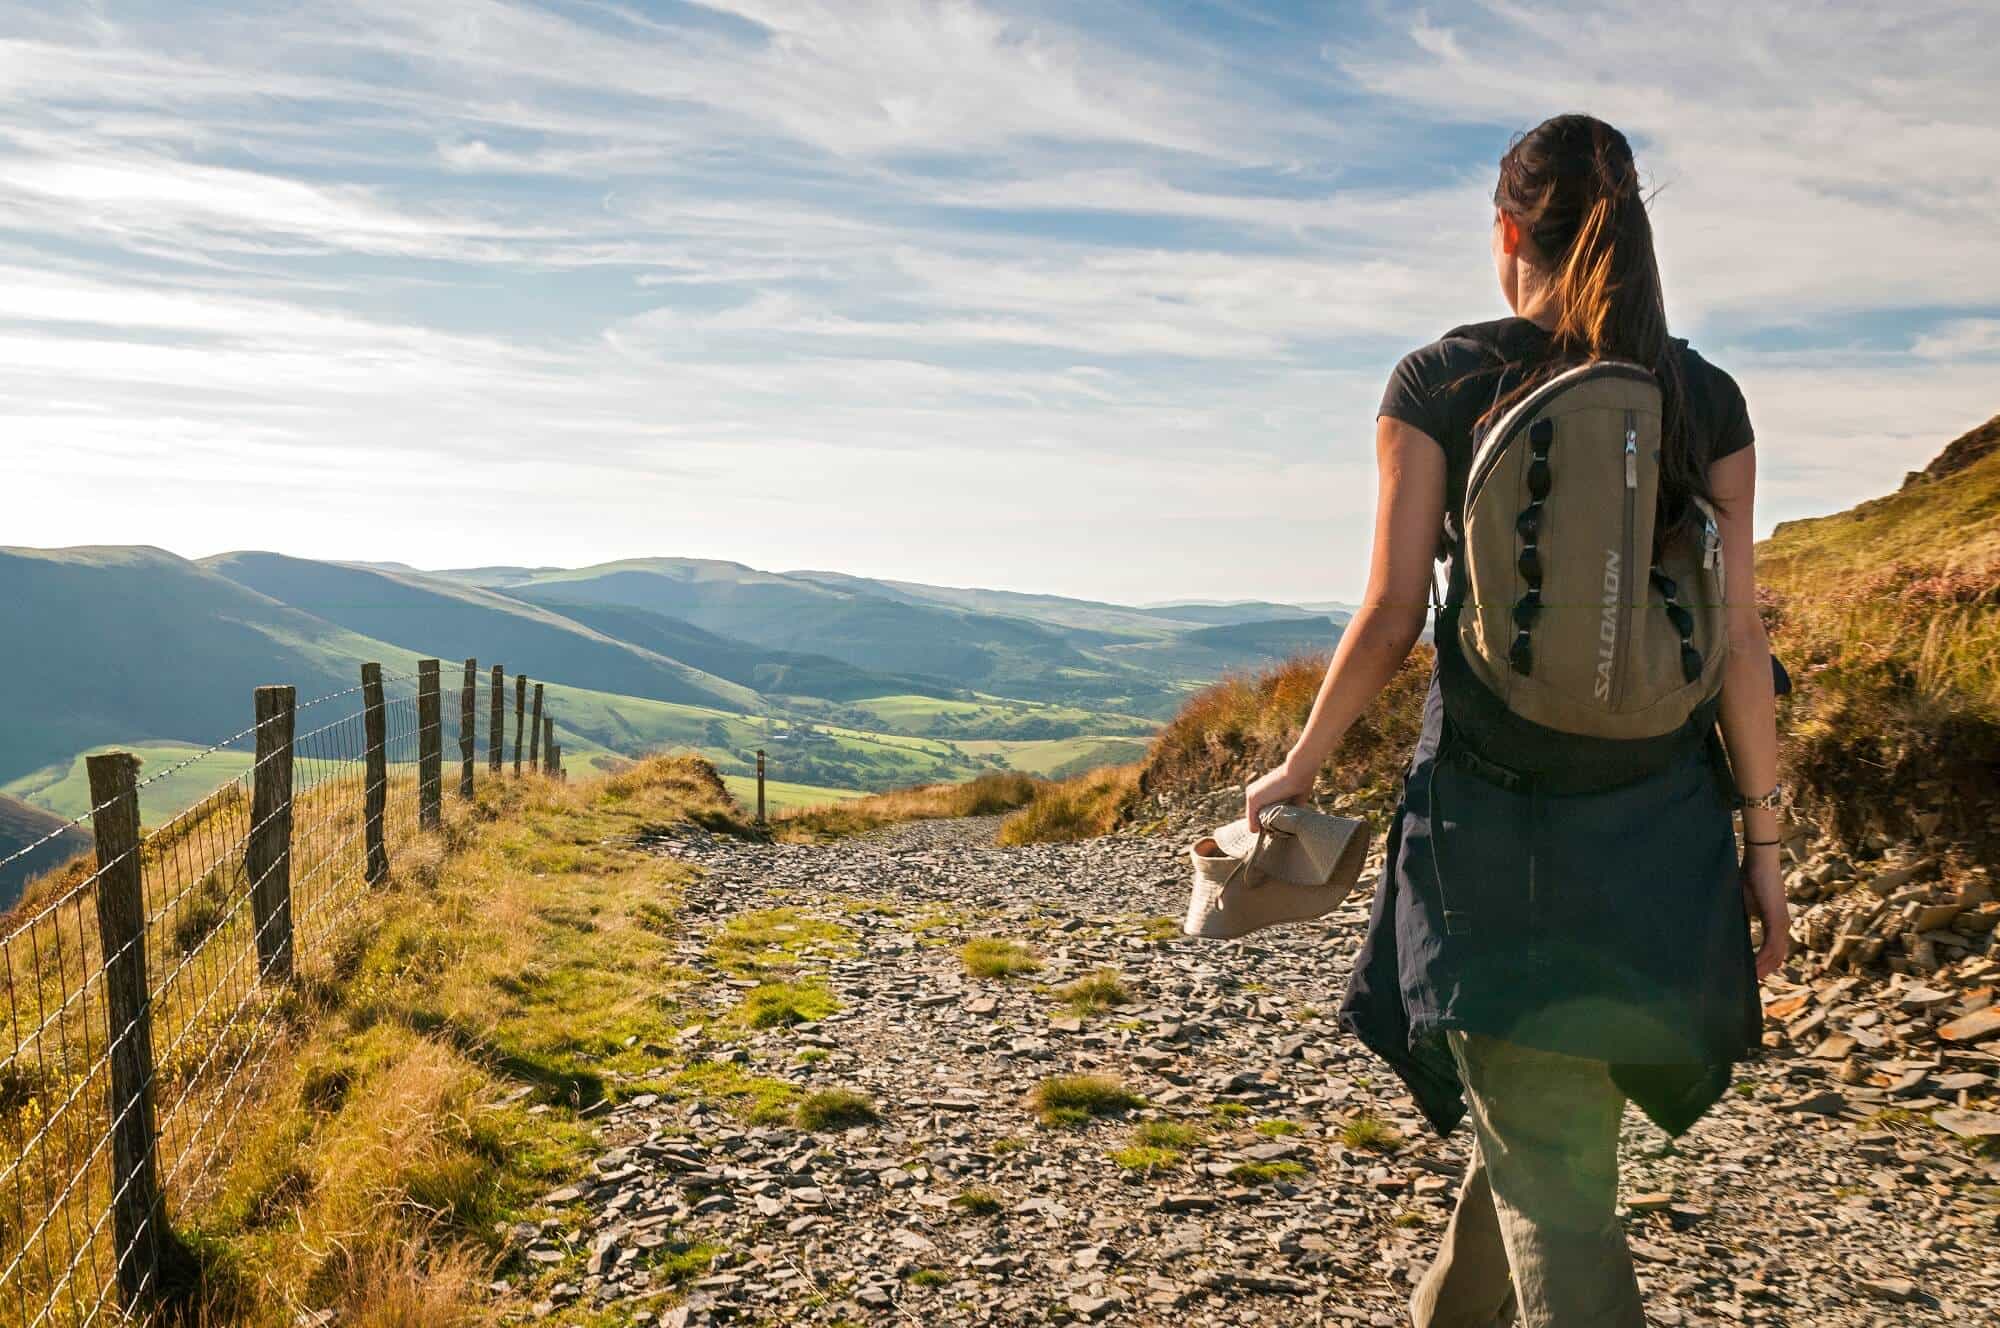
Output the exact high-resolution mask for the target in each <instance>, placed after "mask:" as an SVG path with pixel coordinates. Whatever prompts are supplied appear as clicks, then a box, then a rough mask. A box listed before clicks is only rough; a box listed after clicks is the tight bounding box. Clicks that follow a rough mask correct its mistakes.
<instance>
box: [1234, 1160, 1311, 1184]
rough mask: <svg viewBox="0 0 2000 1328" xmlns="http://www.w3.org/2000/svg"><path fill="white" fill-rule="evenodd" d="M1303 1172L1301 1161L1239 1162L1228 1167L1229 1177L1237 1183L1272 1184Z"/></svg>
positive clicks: (1304, 1171)
mask: <svg viewBox="0 0 2000 1328" xmlns="http://www.w3.org/2000/svg"><path fill="white" fill-rule="evenodd" d="M1305 1174H1306V1168H1305V1164H1304V1163H1302V1162H1239V1163H1237V1164H1236V1165H1235V1166H1233V1167H1231V1168H1230V1169H1229V1179H1231V1180H1233V1181H1235V1182H1236V1183H1237V1184H1238V1185H1274V1184H1276V1183H1277V1182H1279V1181H1281V1180H1290V1179H1292V1178H1293V1177H1295V1176H1303V1175H1305Z"/></svg>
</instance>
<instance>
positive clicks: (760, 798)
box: [757, 747, 764, 825]
mask: <svg viewBox="0 0 2000 1328" xmlns="http://www.w3.org/2000/svg"><path fill="white" fill-rule="evenodd" d="M757 824H758V825H762V824H764V749H763V748H762V747H759V748H758V749H757Z"/></svg>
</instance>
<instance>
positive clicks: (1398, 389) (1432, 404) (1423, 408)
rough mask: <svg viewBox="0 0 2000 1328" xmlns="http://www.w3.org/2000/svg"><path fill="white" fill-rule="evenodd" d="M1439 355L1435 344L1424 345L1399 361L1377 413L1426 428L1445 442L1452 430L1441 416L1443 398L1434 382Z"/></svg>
mask: <svg viewBox="0 0 2000 1328" xmlns="http://www.w3.org/2000/svg"><path fill="white" fill-rule="evenodd" d="M1436 359H1437V356H1436V354H1435V353H1434V348H1433V347H1431V346H1424V347H1420V348H1419V349H1417V350H1413V351H1411V352H1410V353H1409V354H1408V355H1405V356H1404V357H1403V358H1402V359H1401V360H1400V361H1398V362H1397V364H1396V368H1395V370H1394V371H1393V372H1391V373H1390V375H1389V383H1388V386H1387V387H1385V388H1383V390H1382V404H1381V405H1380V406H1378V407H1376V409H1375V413H1376V415H1378V416H1381V415H1387V416H1388V417H1389V418H1390V419H1392V420H1401V421H1402V422H1403V423H1405V424H1408V425H1411V426H1413V427H1415V428H1418V429H1422V430H1423V431H1424V432H1425V433H1426V434H1429V435H1430V436H1431V438H1432V439H1434V440H1436V441H1437V442H1438V443H1439V444H1440V445H1443V444H1444V441H1445V439H1446V438H1447V437H1449V434H1448V432H1447V430H1446V427H1445V425H1444V423H1443V421H1442V420H1441V419H1440V412H1439V409H1438V406H1439V402H1438V399H1437V393H1436V391H1435V388H1434V386H1433V375H1434V374H1435V372H1436V370H1437V364H1436Z"/></svg>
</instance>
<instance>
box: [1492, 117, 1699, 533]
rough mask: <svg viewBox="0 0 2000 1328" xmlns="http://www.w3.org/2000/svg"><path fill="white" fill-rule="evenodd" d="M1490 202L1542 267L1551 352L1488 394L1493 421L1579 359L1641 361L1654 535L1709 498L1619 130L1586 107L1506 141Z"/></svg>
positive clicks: (1635, 178)
mask: <svg viewBox="0 0 2000 1328" xmlns="http://www.w3.org/2000/svg"><path fill="white" fill-rule="evenodd" d="M1493 203H1494V206H1495V207H1497V208H1499V209H1500V210H1501V211H1502V212H1504V213H1506V214H1507V215H1508V216H1509V217H1510V218H1512V219H1513V221H1514V222H1515V224H1516V225H1518V226H1519V227H1520V228H1521V230H1522V232H1523V233H1524V234H1526V235H1527V236H1528V237H1529V238H1530V239H1531V240H1532V241H1533V242H1534V247H1535V250H1536V252H1537V254H1538V256H1539V257H1540V258H1541V259H1542V261H1543V262H1545V263H1547V264H1548V265H1549V266H1550V268H1551V277H1552V283H1553V291H1554V300H1555V306H1556V325H1555V331H1554V333H1553V337H1552V345H1551V349H1552V350H1553V352H1554V353H1553V355H1552V356H1551V358H1550V360H1549V362H1548V363H1547V364H1546V365H1543V366H1541V367H1540V369H1539V370H1538V371H1537V372H1535V373H1532V374H1530V375H1529V376H1528V377H1527V379H1526V380H1525V381H1523V382H1522V383H1520V384H1518V385H1517V386H1516V387H1515V388H1514V390H1513V391H1511V392H1509V393H1507V394H1506V395H1505V396H1504V397H1502V398H1501V399H1500V400H1498V401H1496V402H1495V403H1494V405H1493V407H1492V409H1490V410H1489V411H1488V412H1487V414H1486V415H1485V416H1483V417H1482V419H1481V423H1482V424H1484V423H1486V422H1487V421H1488V420H1491V419H1497V418H1498V417H1499V416H1500V415H1501V414H1504V413H1505V412H1506V410H1507V409H1508V407H1510V406H1511V405H1513V403H1514V402H1515V401H1518V400H1519V399H1520V398H1521V397H1522V396H1524V395H1526V394H1527V393H1528V392H1531V391H1533V390H1534V388H1535V386H1536V384H1537V383H1539V382H1540V381H1541V380H1543V379H1544V378H1547V377H1548V376H1550V375H1551V374H1553V373H1556V372H1559V371H1560V370H1561V369H1563V368H1565V367H1567V366H1568V365H1571V364H1575V363H1577V362H1579V361H1582V360H1595V359H1612V358H1616V359H1625V360H1632V361H1635V362H1637V363H1639V364H1643V365H1645V366H1646V367H1647V368H1649V369H1651V370H1652V371H1653V376H1654V378H1655V379H1657V380H1658V381H1659V384H1660V397H1661V419H1660V521H1659V524H1658V529H1659V530H1660V532H1661V539H1662V540H1664V539H1667V538H1669V537H1671V536H1672V535H1673V534H1674V533H1675V532H1677V531H1679V530H1681V529H1683V528H1684V527H1685V526H1686V524H1687V523H1688V522H1689V521H1690V520H1691V518H1692V513H1693V510H1694V503H1693V499H1695V498H1697V497H1699V498H1702V499H1711V498H1712V497H1713V495H1712V494H1711V493H1710V491H1709V486H1708V457H1707V451H1708V447H1707V442H1706V440H1705V439H1704V438H1702V437H1700V436H1699V435H1698V434H1697V432H1696V431H1695V430H1694V429H1692V428H1691V427H1690V424H1689V421H1688V418H1687V391H1686V385H1685V383H1684V382H1683V381H1682V376H1681V357H1680V348H1679V347H1678V346H1677V345H1676V344H1675V342H1674V341H1673V340H1672V338H1671V337H1669V335H1668V333H1667V311H1666V299H1665V295H1664V292H1663V291H1662V289H1661V286H1660V267H1659V261H1658V259H1657V258H1656V256H1655V255H1654V252H1653V225H1652V221H1651V219H1650V218H1649V217H1648V216H1647V214H1646V200H1645V199H1644V198H1643V197H1642V196H1641V195H1640V191H1639V171H1638V167H1637V166H1636V165H1635V164H1634V162H1633V160H1632V148H1631V145H1630V144H1629V143H1627V142H1626V141H1625V136H1624V135H1623V134H1621V133H1619V132H1618V131H1617V130H1616V129H1613V128H1612V127H1611V126H1610V125H1608V124H1606V123H1604V122H1603V121H1602V120H1599V119H1596V118H1594V117H1592V116H1588V115H1559V116H1556V117H1555V118H1554V119H1552V120H1545V121H1543V122H1542V123H1541V124H1539V125H1537V126H1536V127H1535V128H1534V129H1532V130H1530V131H1528V132H1527V133H1526V134H1523V135H1520V136H1519V137H1517V138H1516V139H1515V140H1514V142H1513V143H1512V144H1511V145H1510V146H1509V147H1508V149H1507V153H1506V155H1505V156H1503V157H1502V158H1501V159H1500V181H1499V183H1498V185H1496V186H1495V188H1494V191H1493Z"/></svg>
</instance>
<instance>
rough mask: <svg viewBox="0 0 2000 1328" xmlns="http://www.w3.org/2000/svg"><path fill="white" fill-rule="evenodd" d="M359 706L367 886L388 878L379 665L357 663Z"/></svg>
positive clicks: (385, 743) (384, 717)
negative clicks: (364, 757) (363, 736)
mask: <svg viewBox="0 0 2000 1328" xmlns="http://www.w3.org/2000/svg"><path fill="white" fill-rule="evenodd" d="M361 708H362V714H363V718H364V724H365V727H366V730H367V737H368V767H367V770H368V772H367V774H366V776H365V777H364V779H363V783H362V788H363V790H364V792H363V807H362V817H363V820H364V821H365V823H366V830H365V834H366V838H367V843H368V866H367V870H366V873H365V875H366V876H367V879H368V884H370V885H380V884H381V883H382V882H383V881H386V880H387V879H389V846H388V845H387V844H385V843H384V842H383V840H382V817H383V814H384V813H385V812H387V811H388V809H389V727H388V718H389V717H388V713H387V712H386V710H385V709H384V708H383V704H382V666H381V665H380V664H363V665H362V666H361Z"/></svg>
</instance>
